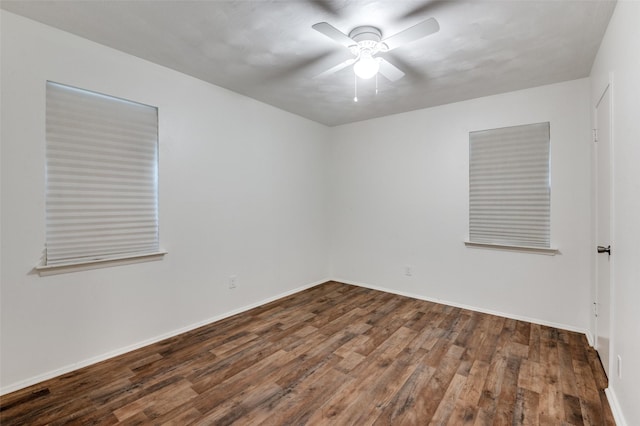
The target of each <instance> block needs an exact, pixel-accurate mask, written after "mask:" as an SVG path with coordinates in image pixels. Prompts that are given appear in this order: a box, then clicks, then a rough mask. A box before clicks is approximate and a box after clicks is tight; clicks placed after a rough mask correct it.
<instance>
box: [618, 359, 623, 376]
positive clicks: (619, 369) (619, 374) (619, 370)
mask: <svg viewBox="0 0 640 426" xmlns="http://www.w3.org/2000/svg"><path fill="white" fill-rule="evenodd" d="M618 378H619V379H622V357H621V356H620V355H618Z"/></svg>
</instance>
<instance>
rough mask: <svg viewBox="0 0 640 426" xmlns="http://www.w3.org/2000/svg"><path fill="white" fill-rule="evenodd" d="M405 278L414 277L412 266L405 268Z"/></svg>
mask: <svg viewBox="0 0 640 426" xmlns="http://www.w3.org/2000/svg"><path fill="white" fill-rule="evenodd" d="M404 276H405V277H412V276H413V268H412V267H411V266H408V265H407V266H405V267H404Z"/></svg>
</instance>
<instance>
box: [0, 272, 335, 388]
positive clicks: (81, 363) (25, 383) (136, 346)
mask: <svg viewBox="0 0 640 426" xmlns="http://www.w3.org/2000/svg"><path fill="white" fill-rule="evenodd" d="M327 281H331V280H330V279H324V280H320V281H316V282H313V283H311V284H307V285H303V286H301V287H297V288H294V289H293V290H289V291H285V292H284V293H280V294H278V295H275V296H272V297H268V298H266V299H263V300H261V301H259V302H255V303H252V304H250V305H246V306H243V307H241V308H238V309H234V310H232V311H229V312H225V313H223V314H220V315H216V316H214V317H211V318H208V319H206V320H203V321H199V322H197V323H194V324H189V325H187V326H185V327H181V328H178V329H176V330H172V331H169V332H167V333H163V334H161V335H159V336H155V337H152V338H150V339H146V340H143V341H141V342H138V343H134V344H132V345H128V346H125V347H122V348H118V349H115V350H113V351H109V352H107V353H105V354H102V355H98V356H95V357H91V358H89V359H85V360H83V361H79V362H76V363H73V364H69V365H66V366H64V367H61V368H57V369H55V370H52V371H48V372H46V373H43V374H39V375H37V376H35V377H30V378H28V379H25V380H21V381H19V382H17V383H13V384H10V385H7V386H4V387H2V388H0V395H6V394H8V393H11V392H15V391H17V390H20V389H24V388H26V387H28V386H33V385H35V384H38V383H40V382H43V381H45V380H49V379H53V378H54V377H58V376H61V375H63V374H67V373H70V372H72V371H74V370H79V369H80V368H83V367H87V366H89V365H92V364H97V363H98V362H102V361H105V360H107V359H109V358H113V357H116V356H118V355H122V354H125V353H127V352H131V351H134V350H136V349H140V348H143V347H145V346H149V345H151V344H153V343H157V342H159V341H161V340H165V339H168V338H170V337H174V336H177V335H179V334H182V333H186V332H188V331H191V330H195V329H196V328H199V327H202V326H204V325H208V324H211V323H214V322H216V321H220V320H222V319H225V318H228V317H231V316H234V315H237V314H240V313H242V312H246V311H248V310H251V309H253V308H257V307H258V306H262V305H265V304H267V303H270V302H273V301H274V300H278V299H282V298H283V297H287V296H290V295H292V294H295V293H299V292H301V291H303V290H307V289H309V288H312V287H315V286H317V285H320V284H323V283H326V282H327Z"/></svg>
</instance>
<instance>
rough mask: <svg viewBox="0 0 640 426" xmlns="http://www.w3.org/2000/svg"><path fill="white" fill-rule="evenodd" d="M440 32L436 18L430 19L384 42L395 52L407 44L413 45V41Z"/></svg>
mask: <svg viewBox="0 0 640 426" xmlns="http://www.w3.org/2000/svg"><path fill="white" fill-rule="evenodd" d="M439 30H440V25H439V24H438V21H436V20H435V18H429V19H427V20H426V21H422V22H420V23H419V24H416V25H414V26H413V27H409V28H407V29H406V30H404V31H400V32H399V33H398V34H395V35H392V36H391V37H389V38H387V39H385V40H382V41H383V43H384V44H386V45H387V47H388V48H389V50H393V49H395V48H398V47H401V46H404V45H405V44H408V43H411V42H412V41H416V40H418V39H421V38H423V37H426V36H428V35H431V34H433V33H436V32H438V31H439Z"/></svg>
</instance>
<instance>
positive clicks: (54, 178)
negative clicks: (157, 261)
mask: <svg viewBox="0 0 640 426" xmlns="http://www.w3.org/2000/svg"><path fill="white" fill-rule="evenodd" d="M46 148H47V150H46V166H47V171H46V179H47V181H46V256H45V265H46V266H61V265H76V264H86V263H90V262H100V261H107V260H114V259H123V258H132V257H138V256H145V255H150V254H159V253H158V251H159V239H158V184H157V176H158V111H157V109H156V108H154V107H151V106H147V105H142V104H139V103H136V102H131V101H127V100H123V99H118V98H114V97H110V96H105V95H102V94H98V93H94V92H89V91H85V90H81V89H77V88H74V87H69V86H65V85H61V84H57V83H52V82H47V108H46Z"/></svg>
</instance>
